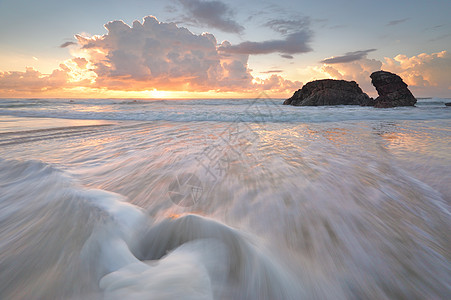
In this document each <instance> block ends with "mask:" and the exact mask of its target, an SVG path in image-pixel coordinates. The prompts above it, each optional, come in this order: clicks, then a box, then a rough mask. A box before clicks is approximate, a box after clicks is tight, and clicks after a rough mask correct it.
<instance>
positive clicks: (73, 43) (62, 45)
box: [60, 42, 77, 48]
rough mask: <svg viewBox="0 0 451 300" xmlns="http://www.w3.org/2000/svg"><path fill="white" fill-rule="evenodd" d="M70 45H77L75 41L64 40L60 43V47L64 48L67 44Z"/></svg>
mask: <svg viewBox="0 0 451 300" xmlns="http://www.w3.org/2000/svg"><path fill="white" fill-rule="evenodd" d="M72 45H77V43H75V42H65V43H63V44H61V45H60V48H66V47H69V46H72Z"/></svg>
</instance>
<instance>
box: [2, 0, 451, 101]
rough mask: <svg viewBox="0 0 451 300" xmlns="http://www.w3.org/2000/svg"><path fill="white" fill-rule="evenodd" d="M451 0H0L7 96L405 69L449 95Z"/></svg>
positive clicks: (236, 92) (251, 89) (357, 77)
mask: <svg viewBox="0 0 451 300" xmlns="http://www.w3.org/2000/svg"><path fill="white" fill-rule="evenodd" d="M450 14H451V1H449V0H430V1H424V0H408V1H407V0H390V1H388V0H379V1H374V0H320V1H302V0H300V1H287V0H277V1H274V0H270V1H255V0H248V1H242V0H241V1H236V0H229V1H225V0H224V1H205V0H167V1H152V0H109V1H107V0H94V1H93V0H89V1H88V0H78V1H67V0H41V1H33V0H0V97H14V98H19V97H58V98H61V97H73V98H199V97H202V98H225V97H227V98H228V97H233V98H240V97H244V98H252V97H256V96H258V95H259V94H260V93H261V92H265V93H267V94H268V95H269V96H272V97H279V98H285V97H288V96H291V94H292V93H293V92H294V91H296V90H297V89H299V88H301V87H302V85H303V84H305V83H307V82H309V81H312V80H316V79H324V78H333V79H344V80H354V81H356V82H357V83H358V84H359V85H360V87H361V88H362V89H363V90H364V91H365V92H366V93H368V94H369V95H370V96H377V95H376V91H375V89H374V87H373V86H372V85H371V79H370V78H369V75H370V74H371V73H372V72H374V71H377V70H381V69H382V70H386V71H390V72H394V73H396V74H398V75H400V76H401V77H402V78H403V79H404V81H405V82H406V83H407V84H408V85H409V88H410V89H411V91H412V92H413V94H414V95H415V96H417V97H451V79H450V78H451V18H449V15H450Z"/></svg>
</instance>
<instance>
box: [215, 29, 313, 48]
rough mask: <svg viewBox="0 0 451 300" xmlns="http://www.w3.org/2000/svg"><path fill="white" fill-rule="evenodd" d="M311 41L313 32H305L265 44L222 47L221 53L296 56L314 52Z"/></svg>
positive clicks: (247, 43)
mask: <svg viewBox="0 0 451 300" xmlns="http://www.w3.org/2000/svg"><path fill="white" fill-rule="evenodd" d="M310 40H311V32H310V31H307V30H304V31H300V32H296V33H291V34H289V35H287V37H286V38H285V39H283V40H268V41H263V42H249V41H247V42H242V43H240V44H238V45H233V46H232V45H227V46H220V47H219V48H218V50H219V51H222V52H226V53H237V54H269V53H277V52H279V53H283V54H296V53H307V52H310V51H312V48H310V45H309V42H310Z"/></svg>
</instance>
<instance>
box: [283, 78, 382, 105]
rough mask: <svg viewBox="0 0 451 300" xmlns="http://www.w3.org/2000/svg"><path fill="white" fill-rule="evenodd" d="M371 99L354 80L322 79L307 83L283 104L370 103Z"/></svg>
mask: <svg viewBox="0 0 451 300" xmlns="http://www.w3.org/2000/svg"><path fill="white" fill-rule="evenodd" d="M372 100H373V99H371V98H370V97H368V95H367V94H365V93H364V92H363V91H362V89H361V88H360V87H359V85H358V84H357V83H356V82H355V81H346V80H334V79H323V80H315V81H311V82H309V83H307V84H306V85H304V86H303V87H302V89H299V90H297V91H296V92H295V93H294V94H293V96H292V97H291V98H289V99H287V100H285V101H284V102H283V104H284V105H294V106H319V105H371V104H370V103H371V102H372Z"/></svg>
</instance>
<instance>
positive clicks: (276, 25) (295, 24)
mask: <svg viewBox="0 0 451 300" xmlns="http://www.w3.org/2000/svg"><path fill="white" fill-rule="evenodd" d="M264 25H265V26H266V27H269V28H271V29H272V30H274V31H275V32H278V33H281V34H284V35H286V34H290V33H295V32H299V31H301V30H303V29H304V30H308V29H309V25H310V19H309V18H304V19H303V20H283V19H274V20H271V21H268V22H266V23H265V24H264Z"/></svg>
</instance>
